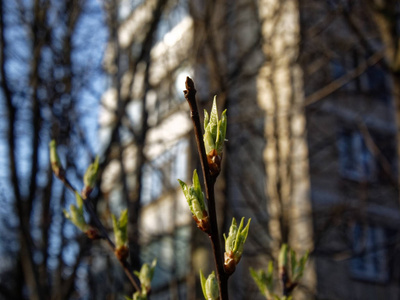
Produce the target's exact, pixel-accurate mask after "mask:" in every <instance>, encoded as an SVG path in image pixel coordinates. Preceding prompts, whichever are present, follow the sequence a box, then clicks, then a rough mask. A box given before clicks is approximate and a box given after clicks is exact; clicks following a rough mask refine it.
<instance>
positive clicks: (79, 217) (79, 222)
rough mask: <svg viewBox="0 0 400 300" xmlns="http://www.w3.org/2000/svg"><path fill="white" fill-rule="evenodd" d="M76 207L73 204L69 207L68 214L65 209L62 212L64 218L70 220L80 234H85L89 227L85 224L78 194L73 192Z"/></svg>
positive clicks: (81, 203) (81, 201)
mask: <svg viewBox="0 0 400 300" xmlns="http://www.w3.org/2000/svg"><path fill="white" fill-rule="evenodd" d="M75 199H76V206H75V205H74V204H71V205H70V212H69V213H68V212H67V211H66V210H65V209H64V210H63V212H64V216H65V217H66V218H67V219H68V220H70V221H71V222H72V223H73V224H74V225H75V226H76V227H78V228H79V229H80V230H81V231H82V232H85V233H86V232H87V231H88V230H89V229H90V227H89V225H88V224H87V223H86V221H85V218H84V214H83V200H82V198H81V196H80V195H79V193H77V192H75Z"/></svg>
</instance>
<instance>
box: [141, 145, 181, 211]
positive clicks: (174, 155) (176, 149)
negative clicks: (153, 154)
mask: <svg viewBox="0 0 400 300" xmlns="http://www.w3.org/2000/svg"><path fill="white" fill-rule="evenodd" d="M188 147H189V142H188V140H187V139H181V140H180V141H178V142H177V143H176V144H175V145H173V146H172V147H170V148H168V150H167V151H165V152H163V153H162V154H161V155H160V156H158V157H157V158H156V159H154V160H152V161H150V162H148V163H146V164H145V165H144V169H143V187H142V201H143V204H149V203H150V202H152V201H154V200H157V199H158V198H160V197H161V195H162V193H164V192H168V191H170V190H173V189H176V188H177V187H178V180H177V179H178V178H179V179H181V180H184V181H186V180H187V172H188V170H187V165H188Z"/></svg>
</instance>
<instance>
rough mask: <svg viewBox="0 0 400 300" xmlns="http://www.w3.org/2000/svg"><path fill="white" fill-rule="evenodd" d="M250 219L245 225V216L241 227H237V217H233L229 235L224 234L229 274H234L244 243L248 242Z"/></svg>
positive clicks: (226, 267)
mask: <svg viewBox="0 0 400 300" xmlns="http://www.w3.org/2000/svg"><path fill="white" fill-rule="evenodd" d="M250 221H251V219H249V221H248V222H247V225H246V227H244V228H243V226H244V223H243V222H244V217H243V218H242V220H241V221H240V225H239V228H238V227H237V223H236V219H235V218H233V219H232V224H231V227H230V228H229V234H228V237H226V235H225V234H224V239H225V253H224V258H225V262H224V269H225V272H226V273H227V274H229V275H230V274H232V273H233V272H234V271H235V269H236V265H237V264H238V263H239V261H240V259H241V258H242V254H243V247H244V243H245V242H246V239H247V235H248V234H249V226H250Z"/></svg>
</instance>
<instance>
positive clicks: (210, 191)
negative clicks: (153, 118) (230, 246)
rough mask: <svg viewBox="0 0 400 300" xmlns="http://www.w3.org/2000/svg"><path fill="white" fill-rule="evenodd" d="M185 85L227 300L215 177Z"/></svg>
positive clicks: (221, 293)
mask: <svg viewBox="0 0 400 300" xmlns="http://www.w3.org/2000/svg"><path fill="white" fill-rule="evenodd" d="M185 85H186V90H184V91H183V93H184V95H185V98H186V100H187V102H188V104H189V107H190V117H191V119H192V121H193V126H194V133H195V136H196V143H197V150H198V152H199V156H200V162H201V168H202V170H203V177H204V184H205V191H206V198H207V202H208V212H209V216H210V223H211V233H210V234H209V238H210V240H211V245H212V249H213V254H214V262H215V266H216V267H217V281H218V287H219V297H220V299H221V300H227V299H229V297H228V278H229V276H228V275H227V274H226V273H225V271H224V259H223V253H222V251H221V245H220V239H219V233H218V223H217V214H216V211H215V197H214V185H215V180H216V176H211V174H210V170H209V167H208V163H207V155H206V151H205V148H204V142H203V133H202V131H201V124H200V118H199V112H198V109H197V104H196V97H195V96H196V89H195V87H194V82H193V80H192V79H190V78H189V77H187V78H186V82H185Z"/></svg>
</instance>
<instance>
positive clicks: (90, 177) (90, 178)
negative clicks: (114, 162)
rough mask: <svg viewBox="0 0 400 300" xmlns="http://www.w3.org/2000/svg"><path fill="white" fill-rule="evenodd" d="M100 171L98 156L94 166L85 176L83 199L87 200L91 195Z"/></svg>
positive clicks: (91, 165) (89, 168)
mask: <svg viewBox="0 0 400 300" xmlns="http://www.w3.org/2000/svg"><path fill="white" fill-rule="evenodd" d="M98 171H99V156H96V159H95V160H94V162H93V163H92V164H90V165H89V167H88V168H87V170H86V172H85V175H84V176H83V183H84V187H83V190H82V197H83V198H85V199H86V198H87V197H88V196H89V194H90V193H91V192H92V190H93V188H94V187H95V184H96V179H97V173H98Z"/></svg>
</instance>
